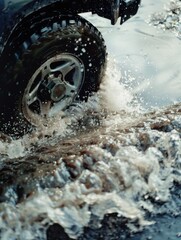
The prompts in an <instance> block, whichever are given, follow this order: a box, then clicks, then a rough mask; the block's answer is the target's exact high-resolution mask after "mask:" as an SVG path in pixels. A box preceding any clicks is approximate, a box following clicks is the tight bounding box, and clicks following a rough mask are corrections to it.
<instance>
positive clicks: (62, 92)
mask: <svg viewBox="0 0 181 240" xmlns="http://www.w3.org/2000/svg"><path fill="white" fill-rule="evenodd" d="M84 72H85V69H84V65H83V63H82V61H81V60H80V59H79V58H77V57H76V56H74V55H71V54H67V53H62V54H59V55H56V56H55V57H52V58H50V59H48V60H47V61H46V62H45V63H43V64H42V65H41V66H40V67H39V68H38V69H37V70H36V72H35V73H34V74H33V76H32V78H31V79H30V81H29V82H28V85H27V87H26V89H25V92H24V96H23V99H22V110H23V113H24V115H25V117H26V118H27V119H28V120H29V121H30V122H31V123H32V124H34V125H37V123H38V122H39V121H40V119H41V120H43V119H45V118H46V117H52V116H54V115H56V114H57V113H58V112H60V111H61V110H63V109H65V108H67V107H68V106H69V105H70V104H71V103H72V101H73V100H74V99H75V97H76V96H77V94H78V93H79V91H80V89H81V87H82V84H83V82H84ZM45 120H46V119H45Z"/></svg>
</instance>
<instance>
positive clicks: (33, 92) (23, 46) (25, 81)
mask: <svg viewBox="0 0 181 240" xmlns="http://www.w3.org/2000/svg"><path fill="white" fill-rule="evenodd" d="M38 26H39V27H38V28H37V29H36V30H35V29H34V32H33V33H31V35H28V36H26V37H24V39H23V40H22V39H21V40H20V41H19V42H18V41H15V44H14V47H12V49H14V50H13V51H12V54H10V56H11V57H9V58H8V60H7V62H6V70H5V72H4V74H3V76H5V78H6V79H4V80H2V83H1V87H0V101H1V103H2V104H1V109H0V112H1V118H0V128H1V129H0V130H1V131H3V132H4V133H5V134H8V135H10V136H14V137H20V136H23V135H24V134H26V133H27V132H30V131H32V129H34V127H37V126H39V125H40V123H41V124H46V121H47V118H50V117H54V116H55V115H56V114H57V113H58V112H60V111H62V110H64V109H67V108H68V107H69V106H70V105H71V104H72V102H74V101H86V100H87V98H88V97H89V96H90V95H91V94H92V93H93V92H96V91H97V90H98V89H99V85H100V82H101V78H102V75H103V73H104V69H105V65H106V64H105V62H106V48H105V44H104V40H103V38H102V35H101V33H100V32H99V31H98V30H97V29H96V28H95V27H94V26H93V25H92V24H91V23H89V22H88V21H86V20H85V19H84V18H82V17H80V16H59V18H58V20H57V19H55V20H52V19H51V20H49V21H48V24H47V26H46V27H45V26H43V27H42V26H41V27H40V25H38ZM25 35H26V34H25ZM17 42H18V43H17ZM7 66H9V67H7Z"/></svg>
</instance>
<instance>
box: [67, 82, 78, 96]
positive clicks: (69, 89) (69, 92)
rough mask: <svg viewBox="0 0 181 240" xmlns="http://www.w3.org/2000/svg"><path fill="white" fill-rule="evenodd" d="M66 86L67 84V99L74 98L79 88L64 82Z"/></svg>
mask: <svg viewBox="0 0 181 240" xmlns="http://www.w3.org/2000/svg"><path fill="white" fill-rule="evenodd" d="M64 84H65V87H66V92H65V95H66V96H67V97H72V96H74V95H75V94H76V92H77V86H75V85H72V84H70V83H68V82H66V81H65V82H64Z"/></svg>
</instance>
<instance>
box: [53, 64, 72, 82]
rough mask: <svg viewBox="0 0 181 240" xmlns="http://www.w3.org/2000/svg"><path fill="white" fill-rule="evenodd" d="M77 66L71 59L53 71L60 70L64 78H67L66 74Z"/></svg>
mask: <svg viewBox="0 0 181 240" xmlns="http://www.w3.org/2000/svg"><path fill="white" fill-rule="evenodd" d="M75 67H76V63H75V62H73V61H71V60H69V61H68V62H66V63H64V64H62V65H60V66H58V67H56V68H54V69H53V70H51V72H52V73H53V72H57V71H60V72H61V73H62V75H63V79H65V76H66V75H67V74H68V73H69V72H70V71H71V70H72V69H74V68H75Z"/></svg>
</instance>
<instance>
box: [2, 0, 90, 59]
mask: <svg viewBox="0 0 181 240" xmlns="http://www.w3.org/2000/svg"><path fill="white" fill-rule="evenodd" d="M89 5H90V3H89V1H87V0H86V1H84V0H59V1H57V0H54V1H52V0H41V1H40V0H39V1H30V2H29V3H27V4H26V5H24V6H23V7H21V8H20V9H18V10H17V11H15V12H13V11H9V12H10V14H9V15H8V16H7V15H6V16H5V17H6V19H5V20H4V22H6V24H4V26H5V29H4V30H3V33H2V38H1V43H0V45H1V49H0V51H1V53H0V55H1V59H2V56H5V54H6V55H7V52H8V48H11V45H12V43H13V41H14V39H16V40H17V39H18V38H20V37H21V36H26V34H27V32H28V31H29V32H30V30H31V29H32V28H34V27H35V25H38V24H40V23H41V22H42V20H44V19H48V18H49V19H51V18H52V17H53V16H55V15H58V14H62V15H77V14H78V13H81V12H84V11H89V10H90V11H91V10H92V9H91V8H92V7H91V8H90V6H89ZM7 12H8V11H7ZM0 62H1V61H0Z"/></svg>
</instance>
